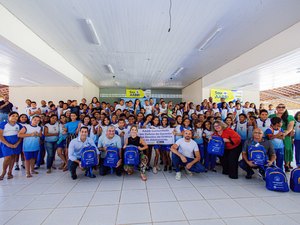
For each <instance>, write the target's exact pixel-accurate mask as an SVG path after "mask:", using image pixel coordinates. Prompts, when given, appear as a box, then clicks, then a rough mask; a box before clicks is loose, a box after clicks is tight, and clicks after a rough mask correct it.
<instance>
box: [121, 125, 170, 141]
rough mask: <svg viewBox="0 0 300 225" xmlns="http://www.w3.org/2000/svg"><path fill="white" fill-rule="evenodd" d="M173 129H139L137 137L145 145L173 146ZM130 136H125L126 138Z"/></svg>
mask: <svg viewBox="0 0 300 225" xmlns="http://www.w3.org/2000/svg"><path fill="white" fill-rule="evenodd" d="M173 131H174V129H173V128H165V129H139V132H138V135H139V136H140V137H141V138H143V139H144V141H145V142H146V143H147V145H172V144H174V135H173ZM129 135H130V134H125V138H128V137H129Z"/></svg>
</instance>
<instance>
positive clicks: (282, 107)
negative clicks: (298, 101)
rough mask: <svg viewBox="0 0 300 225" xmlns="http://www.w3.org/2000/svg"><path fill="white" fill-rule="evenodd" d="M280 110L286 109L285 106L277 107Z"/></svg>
mask: <svg viewBox="0 0 300 225" xmlns="http://www.w3.org/2000/svg"><path fill="white" fill-rule="evenodd" d="M277 108H278V109H285V106H277Z"/></svg>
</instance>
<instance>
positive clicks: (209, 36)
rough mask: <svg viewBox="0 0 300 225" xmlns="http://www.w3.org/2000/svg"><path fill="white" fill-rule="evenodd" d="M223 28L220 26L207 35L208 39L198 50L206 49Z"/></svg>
mask: <svg viewBox="0 0 300 225" xmlns="http://www.w3.org/2000/svg"><path fill="white" fill-rule="evenodd" d="M221 30H222V28H221V27H218V28H217V29H216V30H214V31H213V32H211V33H210V34H209V35H208V36H207V38H206V40H205V41H204V42H202V43H201V45H200V47H199V48H198V51H203V50H205V48H206V47H207V46H208V45H209V44H210V43H211V42H212V41H213V40H214V39H215V38H216V36H217V35H218V34H219V33H220V31H221Z"/></svg>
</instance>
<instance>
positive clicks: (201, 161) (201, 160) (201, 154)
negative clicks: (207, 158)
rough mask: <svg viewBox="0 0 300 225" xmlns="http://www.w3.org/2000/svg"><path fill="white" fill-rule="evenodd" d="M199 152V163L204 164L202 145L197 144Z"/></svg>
mask: <svg viewBox="0 0 300 225" xmlns="http://www.w3.org/2000/svg"><path fill="white" fill-rule="evenodd" d="M197 145H198V148H199V151H200V163H201V164H204V145H203V144H197Z"/></svg>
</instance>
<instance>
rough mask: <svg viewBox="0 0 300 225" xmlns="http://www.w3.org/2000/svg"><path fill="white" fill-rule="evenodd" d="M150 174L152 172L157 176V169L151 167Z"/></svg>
mask: <svg viewBox="0 0 300 225" xmlns="http://www.w3.org/2000/svg"><path fill="white" fill-rule="evenodd" d="M152 172H153V173H154V174H157V168H156V167H155V166H154V167H153V169H152Z"/></svg>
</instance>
